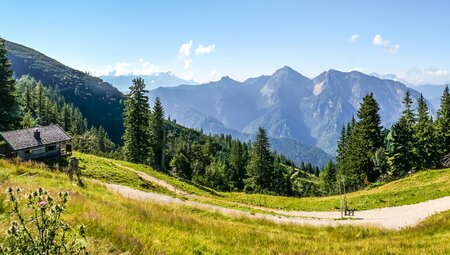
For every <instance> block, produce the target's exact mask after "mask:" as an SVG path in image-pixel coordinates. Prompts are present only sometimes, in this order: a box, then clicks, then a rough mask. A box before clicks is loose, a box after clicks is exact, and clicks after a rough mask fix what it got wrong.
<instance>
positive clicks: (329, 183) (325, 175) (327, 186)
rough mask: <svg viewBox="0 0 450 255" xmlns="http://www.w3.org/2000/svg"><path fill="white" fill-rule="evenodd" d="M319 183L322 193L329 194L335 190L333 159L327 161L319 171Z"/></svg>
mask: <svg viewBox="0 0 450 255" xmlns="http://www.w3.org/2000/svg"><path fill="white" fill-rule="evenodd" d="M320 184H321V189H322V192H323V194H326V195H329V194H333V193H334V192H335V189H336V166H335V165H334V163H333V161H331V160H330V161H328V163H327V164H326V165H325V166H324V167H323V169H322V171H321V172H320Z"/></svg>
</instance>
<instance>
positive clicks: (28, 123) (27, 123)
mask: <svg viewBox="0 0 450 255" xmlns="http://www.w3.org/2000/svg"><path fill="white" fill-rule="evenodd" d="M36 124H37V122H36V120H35V119H34V118H33V115H32V114H31V111H27V112H26V113H25V115H24V116H23V118H22V120H21V121H20V126H21V127H22V128H33V127H36Z"/></svg>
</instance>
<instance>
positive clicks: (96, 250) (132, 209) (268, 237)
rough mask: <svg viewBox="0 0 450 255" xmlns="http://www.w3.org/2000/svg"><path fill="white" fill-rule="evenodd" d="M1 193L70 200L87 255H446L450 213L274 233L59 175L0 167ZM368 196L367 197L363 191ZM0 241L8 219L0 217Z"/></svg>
mask: <svg viewBox="0 0 450 255" xmlns="http://www.w3.org/2000/svg"><path fill="white" fill-rule="evenodd" d="M0 171H1V172H2V173H5V176H7V177H6V178H4V179H3V180H2V181H1V184H0V190H6V188H7V187H9V186H13V187H22V188H23V189H25V190H32V189H34V188H37V187H44V188H45V189H47V190H49V191H50V192H52V193H56V192H58V191H61V190H68V191H69V192H70V202H69V211H68V214H67V215H66V220H67V221H69V222H70V223H71V224H72V225H77V224H81V223H84V224H86V225H87V227H88V230H87V235H88V239H89V245H90V246H89V247H90V250H91V252H92V254H121V253H123V252H127V251H128V252H130V254H154V253H159V254H164V253H165V254H274V253H296V254H309V253H314V254H315V253H319V254H388V253H391V254H448V253H450V245H449V244H448V240H449V238H450V212H446V213H443V214H440V215H436V216H433V217H432V218H430V219H428V220H427V221H425V222H423V223H422V224H420V226H418V227H416V228H411V229H405V230H402V231H385V230H380V229H376V228H363V227H337V228H331V227H322V228H314V227H306V226H291V225H276V224H273V223H270V222H267V221H262V220H257V221H254V220H249V219H246V218H233V217H227V216H223V215H220V214H217V213H211V212H206V211H203V210H198V209H192V208H189V207H185V206H174V205H170V206H164V205H158V204H153V203H143V202H139V201H132V200H127V199H124V198H122V197H121V196H118V195H116V194H113V193H111V192H109V191H108V190H106V189H105V188H103V187H102V186H100V185H97V184H94V183H88V186H87V188H85V189H81V188H78V187H76V186H74V185H72V184H70V183H69V182H68V180H67V176H66V175H64V174H61V173H51V172H48V171H47V170H45V169H43V168H42V167H39V166H38V167H36V166H32V165H15V164H10V163H6V162H5V161H0ZM368 192H369V191H368ZM2 215H3V220H0V228H1V230H0V233H4V230H5V229H6V227H7V225H8V218H7V217H5V214H4V213H3V214H2Z"/></svg>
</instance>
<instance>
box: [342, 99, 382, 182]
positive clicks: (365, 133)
mask: <svg viewBox="0 0 450 255" xmlns="http://www.w3.org/2000/svg"><path fill="white" fill-rule="evenodd" d="M379 109H380V108H379V106H378V103H377V101H376V100H375V99H374V97H373V93H370V94H367V95H366V96H365V97H364V98H363V102H362V103H361V106H360V108H359V110H358V119H359V120H358V122H357V123H356V126H355V127H354V128H352V129H353V130H352V131H351V132H352V134H351V137H352V139H351V140H352V141H351V145H352V148H351V150H353V151H354V152H355V153H356V154H355V155H353V159H352V160H351V162H352V165H353V167H354V171H353V172H354V174H356V176H357V177H358V178H367V179H368V181H370V182H374V181H376V180H377V178H378V177H379V175H380V173H379V172H378V171H375V170H374V165H373V161H372V158H373V155H374V154H375V151H376V150H377V149H378V148H380V147H381V146H382V137H381V118H380V115H379V113H378V111H379ZM349 143H350V142H349ZM354 160H356V162H355V161H354ZM364 175H365V176H364ZM363 180H364V179H362V180H361V181H363Z"/></svg>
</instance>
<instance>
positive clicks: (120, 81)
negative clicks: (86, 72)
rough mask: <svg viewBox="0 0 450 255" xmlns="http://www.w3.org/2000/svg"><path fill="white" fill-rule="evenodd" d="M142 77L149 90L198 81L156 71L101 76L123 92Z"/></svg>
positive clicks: (192, 83)
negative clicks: (142, 73) (147, 73)
mask: <svg viewBox="0 0 450 255" xmlns="http://www.w3.org/2000/svg"><path fill="white" fill-rule="evenodd" d="M137 77H140V78H142V79H144V81H145V84H146V89H147V90H152V89H156V88H158V87H173V86H178V85H180V84H187V85H197V84H198V83H197V82H195V81H192V80H184V79H181V78H178V77H177V76H176V75H174V74H173V73H171V72H161V73H154V74H150V75H133V74H129V75H106V76H100V77H99V78H101V79H102V80H103V81H105V82H108V83H110V84H112V85H113V86H114V87H116V88H117V89H118V90H120V91H121V92H123V93H127V92H128V91H129V88H130V85H131V84H132V81H133V79H135V78H137Z"/></svg>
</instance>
